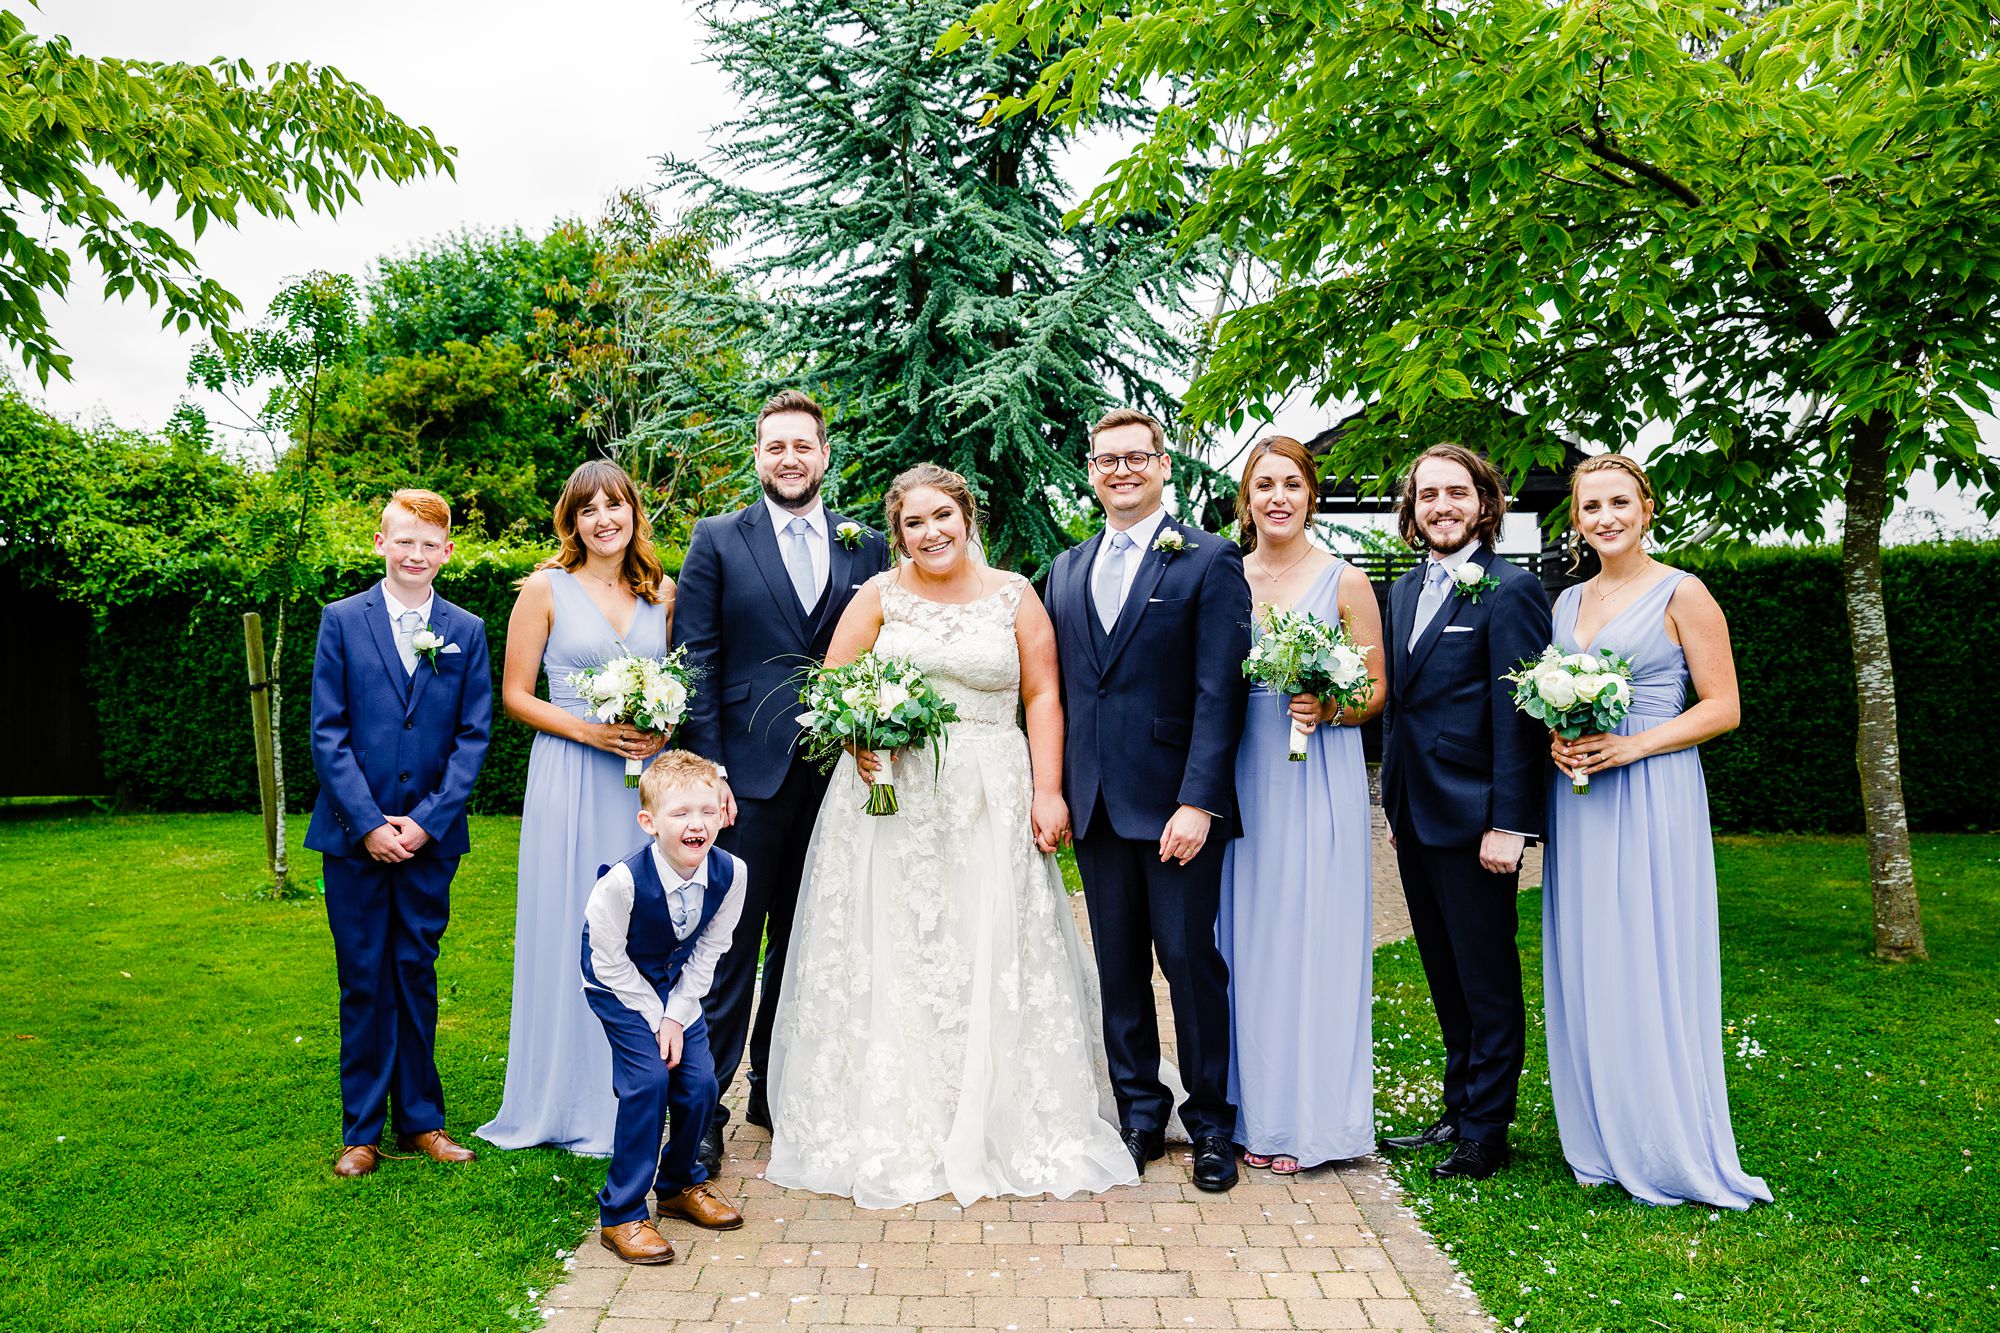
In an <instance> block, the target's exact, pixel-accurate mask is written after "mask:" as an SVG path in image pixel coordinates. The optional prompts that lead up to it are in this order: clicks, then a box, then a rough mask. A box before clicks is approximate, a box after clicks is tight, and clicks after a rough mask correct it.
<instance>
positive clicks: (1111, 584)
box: [1091, 532, 1132, 634]
mask: <svg viewBox="0 0 2000 1333" xmlns="http://www.w3.org/2000/svg"><path fill="white" fill-rule="evenodd" d="M1131 549H1132V534H1131V533H1129V532H1114V533H1112V534H1111V554H1110V555H1108V556H1106V557H1105V559H1104V561H1103V562H1102V563H1101V564H1099V565H1098V566H1097V577H1096V579H1094V580H1093V581H1092V584H1091V597H1092V599H1093V600H1095V601H1096V603H1097V623H1098V624H1100V625H1102V626H1104V632H1105V633H1106V634H1109V633H1110V632H1111V627H1112V626H1113V625H1115V624H1117V623H1118V607H1119V604H1120V603H1121V602H1122V601H1124V599H1125V560H1126V555H1125V553H1126V552H1127V551H1129V550H1131Z"/></svg>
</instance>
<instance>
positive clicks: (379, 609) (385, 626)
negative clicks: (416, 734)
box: [361, 583, 410, 716]
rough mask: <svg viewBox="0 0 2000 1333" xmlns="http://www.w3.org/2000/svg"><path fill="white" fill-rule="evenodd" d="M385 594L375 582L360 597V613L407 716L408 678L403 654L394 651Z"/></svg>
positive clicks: (394, 643) (394, 639)
mask: <svg viewBox="0 0 2000 1333" xmlns="http://www.w3.org/2000/svg"><path fill="white" fill-rule="evenodd" d="M387 596H388V594H387V593H385V592H383V591H382V585H381V584H379V583H378V584H376V585H375V586H374V587H373V588H371V589H369V590H368V594H367V596H365V597H363V598H362V599H361V614H362V615H364V616H366V617H367V618H368V637H369V638H371V639H373V640H374V641H375V651H376V653H378V654H379V655H380V656H381V658H382V672H383V674H384V675H386V676H387V677H388V678H389V681H390V683H391V684H392V685H393V686H394V688H395V691H396V697H397V698H399V699H401V700H402V701H403V708H404V715H405V716H408V713H409V703H410V678H409V677H408V676H407V675H405V674H404V673H403V655H402V654H401V653H399V652H397V651H396V636H395V634H394V633H392V632H391V631H390V629H389V609H388V606H389V604H388V603H387V602H386V601H384V600H383V599H384V598H385V597H387Z"/></svg>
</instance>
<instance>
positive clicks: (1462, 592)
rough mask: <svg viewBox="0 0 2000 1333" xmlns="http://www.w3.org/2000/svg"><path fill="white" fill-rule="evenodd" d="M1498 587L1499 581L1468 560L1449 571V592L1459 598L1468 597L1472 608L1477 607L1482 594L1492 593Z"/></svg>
mask: <svg viewBox="0 0 2000 1333" xmlns="http://www.w3.org/2000/svg"><path fill="white" fill-rule="evenodd" d="M1499 586H1500V580H1499V579H1496V578H1494V577H1493V576H1492V575H1491V574H1488V573H1487V572H1486V571H1485V570H1484V569H1483V568H1481V567H1480V566H1478V565H1475V564H1473V563H1472V562H1471V561H1470V560H1468V561H1466V562H1465V563H1464V564H1462V565H1460V566H1459V567H1458V568H1457V569H1454V570H1452V571H1451V590H1452V591H1453V592H1455V593H1457V594H1458V595H1459V596H1460V597H1470V598H1471V599H1472V604H1473V605H1474V606H1477V605H1479V598H1480V597H1481V595H1482V594H1485V593H1489V592H1492V591H1493V590H1494V589H1495V588H1497V587H1499Z"/></svg>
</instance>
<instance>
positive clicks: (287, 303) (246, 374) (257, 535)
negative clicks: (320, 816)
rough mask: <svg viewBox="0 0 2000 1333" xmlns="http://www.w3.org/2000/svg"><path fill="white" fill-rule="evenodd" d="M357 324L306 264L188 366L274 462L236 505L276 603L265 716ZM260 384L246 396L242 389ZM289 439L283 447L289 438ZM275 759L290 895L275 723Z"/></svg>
mask: <svg viewBox="0 0 2000 1333" xmlns="http://www.w3.org/2000/svg"><path fill="white" fill-rule="evenodd" d="M360 329H361V310H360V304H359V298H358V296H357V293H356V288H355V282H354V279H353V278H350V277H348V276H347V275H346V274H340V273H308V274H307V275H306V276H305V277H303V278H299V279H296V280H294V281H293V282H291V283H289V284H287V285H286V286H285V287H284V289H283V290H281V291H280V292H279V293H278V294H277V296H276V297H274V298H273V299H272V301H271V307H270V310H269V312H268V313H267V314H266V315H265V317H264V319H263V320H262V321H261V322H260V323H259V324H258V325H257V326H256V327H254V328H252V329H250V330H249V331H248V332H246V333H244V334H242V335H240V336H238V337H236V338H233V339H231V340H230V342H229V343H227V344H225V345H224V346H223V347H222V348H221V349H219V350H218V349H217V348H214V347H207V346H204V347H202V348H200V349H199V350H197V351H196V353H195V355H194V357H193V358H192V360H191V362H190V364H189V367H188V382H189V383H190V384H194V385H199V386H200V387H201V388H203V389H206V390H207V391H208V392H209V393H211V394H216V395H218V396H220V397H221V398H222V399H223V400H224V401H225V402H228V403H229V404H231V406H232V407H234V408H235V409H236V411H237V412H238V413H239V414H240V415H241V418H242V419H241V421H239V422H236V423H231V424H232V425H233V426H234V427H235V428H236V429H237V430H239V431H241V432H242V433H243V434H244V435H246V436H254V437H257V438H260V439H262V440H263V441H264V442H265V444H266V446H267V447H268V448H269V449H270V450H271V454H272V459H273V468H272V470H271V472H270V473H269V474H268V475H267V476H266V478H265V484H264V485H263V486H262V487H261V488H259V489H258V490H257V491H256V492H254V493H253V495H252V496H251V500H250V503H249V504H248V505H246V506H245V508H244V511H243V513H244V520H245V521H244V525H243V541H244V551H245V556H246V562H245V564H246V573H247V574H248V580H247V582H248V585H249V586H248V591H249V592H250V594H251V596H252V597H253V598H255V599H256V600H258V601H262V602H267V603H273V602H274V603H276V605H277V608H278V614H277V623H276V627H275V629H274V631H273V633H272V636H271V663H270V685H269V689H270V691H271V716H272V717H274V718H276V717H281V716H283V713H282V711H281V709H280V705H281V704H282V703H283V698H282V696H281V694H280V686H279V681H280V679H281V677H280V674H279V672H280V668H281V667H282V665H283V662H284V652H285V615H286V611H287V610H288V608H289V607H290V606H291V603H292V602H293V601H294V600H296V599H297V598H299V597H301V596H307V595H314V594H317V593H319V592H320V591H321V582H322V579H323V577H324V572H325V571H324V562H323V561H319V560H316V559H312V558H311V555H312V553H313V551H314V550H315V549H316V547H317V546H318V542H317V541H316V538H317V537H318V536H319V534H320V532H321V529H322V527H323V525H324V522H325V508H326V500H327V497H328V487H327V482H326V477H325V474H324V472H323V470H322V469H321V468H320V467H319V466H318V463H319V459H318V457H317V454H316V449H317V447H318V446H319V444H320V442H321V431H320V425H321V415H322V413H323V411H324V409H325V407H326V393H327V391H328V381H329V379H330V377H331V373H332V371H333V370H334V369H335V368H336V367H337V366H339V365H340V364H341V363H342V362H343V361H344V360H345V359H346V358H347V357H348V356H349V354H350V352H351V350H352V348H353V346H354V344H355V341H356V339H357V338H358V336H359V334H360ZM257 393H261V394H262V399H261V401H257V402H256V405H255V406H249V405H248V404H247V402H246V397H247V396H248V395H251V394H257ZM180 421H181V424H182V425H183V427H184V428H191V429H189V433H190V434H198V433H199V434H205V433H206V432H205V431H203V430H201V429H200V428H201V427H202V426H203V425H204V424H205V422H204V421H203V420H202V419H201V418H200V416H199V414H196V413H185V414H183V415H182V416H181V418H180ZM294 440H296V441H297V447H296V448H292V447H291V443H292V441H294ZM271 758H272V762H273V765H274V766H275V768H276V785H275V789H274V796H275V800H276V804H277V817H278V829H277V842H276V855H275V859H274V860H273V862H272V866H271V871H272V877H273V883H272V886H271V893H272V896H273V897H278V898H284V897H290V896H293V895H294V890H293V888H292V885H291V878H290V876H291V871H290V866H289V864H288V856H287V853H286V851H285V755H284V749H283V746H282V743H281V738H280V735H279V732H278V730H277V729H276V728H273V730H272V733H271Z"/></svg>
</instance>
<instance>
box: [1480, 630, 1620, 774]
mask: <svg viewBox="0 0 2000 1333" xmlns="http://www.w3.org/2000/svg"><path fill="white" fill-rule="evenodd" d="M1503 679H1505V680H1510V681H1512V682H1513V683H1514V706H1515V707H1516V708H1518V709H1520V710H1521V711H1522V712H1524V713H1526V714H1527V715H1528V716H1529V717H1532V718H1534V719H1535V720H1536V721H1538V722H1541V723H1544V724H1546V725H1547V727H1548V729H1549V730H1550V731H1553V732H1554V733H1555V734H1556V735H1558V736H1560V737H1562V738H1563V739H1564V740H1566V741H1573V740H1576V739H1578V738H1579V737H1582V736H1591V735H1595V734H1597V733H1599V732H1605V731H1610V730H1611V729H1612V728H1613V727H1616V726H1617V725H1618V724H1619V723H1620V722H1623V721H1624V720H1625V714H1626V713H1627V712H1629V711H1630V710H1631V707H1632V664H1631V663H1630V662H1629V661H1627V660H1626V659H1625V658H1622V657H1620V656H1618V655H1617V654H1616V653H1613V652H1612V651H1610V650H1609V649H1599V650H1597V651H1596V652H1590V653H1565V652H1564V651H1563V650H1562V648H1561V647H1560V646H1559V645H1557V644H1550V645H1549V646H1548V647H1547V648H1544V649H1543V650H1542V655H1541V656H1540V657H1535V658H1529V659H1526V660H1524V661H1523V662H1522V663H1521V665H1520V666H1519V668H1517V669H1516V670H1514V671H1510V672H1508V673H1507V675H1506V676H1505V677H1503ZM1570 790H1571V791H1574V792H1576V793H1577V794H1578V795H1582V794H1583V793H1585V792H1587V791H1589V790H1590V775H1589V774H1588V773H1580V774H1578V775H1577V776H1576V777H1574V778H1572V779H1571V781H1570Z"/></svg>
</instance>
